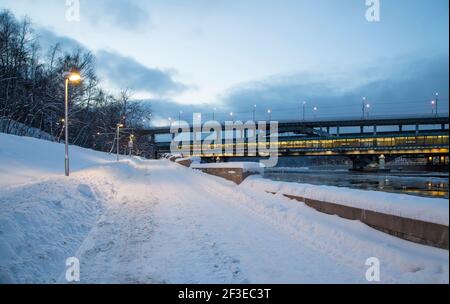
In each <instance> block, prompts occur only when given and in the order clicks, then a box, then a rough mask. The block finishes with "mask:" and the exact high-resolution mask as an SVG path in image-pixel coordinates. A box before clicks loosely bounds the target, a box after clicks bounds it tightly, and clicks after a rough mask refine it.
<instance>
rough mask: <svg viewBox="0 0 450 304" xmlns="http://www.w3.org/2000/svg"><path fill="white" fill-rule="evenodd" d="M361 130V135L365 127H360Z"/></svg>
mask: <svg viewBox="0 0 450 304" xmlns="http://www.w3.org/2000/svg"><path fill="white" fill-rule="evenodd" d="M359 128H360V130H361V134H362V133H364V126H361V127H359Z"/></svg>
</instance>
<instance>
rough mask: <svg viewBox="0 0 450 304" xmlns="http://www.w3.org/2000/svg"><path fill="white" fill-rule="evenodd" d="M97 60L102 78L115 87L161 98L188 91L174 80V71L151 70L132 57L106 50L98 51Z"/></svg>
mask: <svg viewBox="0 0 450 304" xmlns="http://www.w3.org/2000/svg"><path fill="white" fill-rule="evenodd" d="M96 58H97V71H98V73H99V75H100V77H101V78H102V79H103V80H106V81H108V82H109V83H111V84H112V85H114V86H115V87H119V88H124V89H125V88H128V89H132V90H133V91H141V92H148V93H151V94H156V95H160V96H166V95H173V94H177V93H181V92H182V91H184V90H186V89H187V87H186V86H185V85H184V84H182V83H179V82H177V81H175V80H174V79H173V76H174V74H175V72H174V71H173V70H169V69H158V68H149V67H146V66H144V65H142V64H141V63H139V62H138V61H136V60H135V59H133V58H131V57H125V56H122V55H120V54H118V53H116V52H110V51H106V50H100V51H98V52H97V53H96Z"/></svg>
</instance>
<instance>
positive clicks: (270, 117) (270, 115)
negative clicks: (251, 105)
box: [267, 109, 272, 121]
mask: <svg viewBox="0 0 450 304" xmlns="http://www.w3.org/2000/svg"><path fill="white" fill-rule="evenodd" d="M267 114H268V115H269V121H271V120H272V110H271V109H268V110H267Z"/></svg>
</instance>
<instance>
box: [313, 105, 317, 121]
mask: <svg viewBox="0 0 450 304" xmlns="http://www.w3.org/2000/svg"><path fill="white" fill-rule="evenodd" d="M313 110H314V119H316V115H317V110H318V109H317V107H314V108H313Z"/></svg>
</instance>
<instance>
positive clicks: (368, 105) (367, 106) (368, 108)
mask: <svg viewBox="0 0 450 304" xmlns="http://www.w3.org/2000/svg"><path fill="white" fill-rule="evenodd" d="M366 111H367V119H369V112H370V104H369V103H368V104H366Z"/></svg>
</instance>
